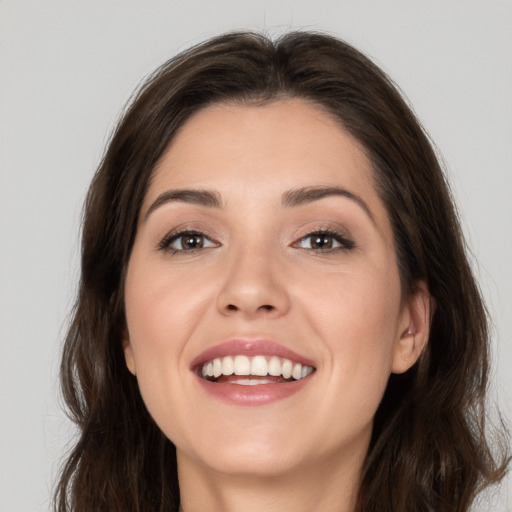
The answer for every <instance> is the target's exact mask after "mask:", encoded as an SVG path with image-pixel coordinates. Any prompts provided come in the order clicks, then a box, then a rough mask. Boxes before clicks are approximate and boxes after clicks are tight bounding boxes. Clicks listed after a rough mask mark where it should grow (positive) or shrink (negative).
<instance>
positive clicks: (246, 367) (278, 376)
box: [197, 355, 315, 386]
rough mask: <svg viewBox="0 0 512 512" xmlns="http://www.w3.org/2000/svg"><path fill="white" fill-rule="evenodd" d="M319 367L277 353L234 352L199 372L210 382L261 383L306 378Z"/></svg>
mask: <svg viewBox="0 0 512 512" xmlns="http://www.w3.org/2000/svg"><path fill="white" fill-rule="evenodd" d="M314 371H315V368H314V367H312V366H308V365H303V364H301V363H297V362H294V361H292V360H291V359H286V358H283V357H277V356H271V357H268V356H263V355H256V356H253V357H248V356H245V355H234V356H225V357H216V358H215V359H212V360H210V361H206V362H205V363H203V364H202V365H200V366H199V367H198V369H197V373H198V375H199V376H200V377H201V378H202V379H204V380H207V381H209V382H216V383H224V384H238V385H241V386H257V385H261V384H281V383H289V382H295V381H298V380H302V379H305V378H306V377H308V376H309V375H311V374H312V373H313V372H314Z"/></svg>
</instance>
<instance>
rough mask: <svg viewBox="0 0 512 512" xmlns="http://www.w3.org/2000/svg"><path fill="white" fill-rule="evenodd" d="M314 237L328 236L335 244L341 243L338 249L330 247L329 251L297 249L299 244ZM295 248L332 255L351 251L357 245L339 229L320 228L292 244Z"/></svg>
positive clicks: (306, 249)
mask: <svg viewBox="0 0 512 512" xmlns="http://www.w3.org/2000/svg"><path fill="white" fill-rule="evenodd" d="M314 236H317V237H319V236H328V237H331V238H332V239H333V240H334V241H335V242H337V243H339V246H338V247H329V248H327V249H323V248H318V249H316V250H315V249H312V248H311V249H309V248H304V247H297V246H298V244H300V243H301V242H304V241H305V240H307V239H309V238H312V237H314ZM292 246H293V247H297V248H299V249H304V250H305V251H312V252H316V253H324V254H325V253H330V252H337V251H344V252H347V251H350V250H352V249H354V248H355V243H354V242H353V241H352V240H351V239H349V238H348V237H347V236H346V235H345V234H344V233H342V232H341V231H338V230H337V229H333V228H320V229H315V230H314V231H311V232H310V233H308V234H307V235H305V236H303V237H301V238H300V239H299V240H298V241H297V242H294V243H293V244H292Z"/></svg>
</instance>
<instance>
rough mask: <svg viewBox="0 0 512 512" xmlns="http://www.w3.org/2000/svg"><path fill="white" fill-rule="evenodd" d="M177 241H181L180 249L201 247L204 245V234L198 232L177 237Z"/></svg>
mask: <svg viewBox="0 0 512 512" xmlns="http://www.w3.org/2000/svg"><path fill="white" fill-rule="evenodd" d="M176 241H179V245H180V246H181V247H180V249H181V250H183V251H187V250H190V249H201V248H202V247H203V245H204V237H203V235H198V234H191V235H183V236H180V237H179V238H177V240H176Z"/></svg>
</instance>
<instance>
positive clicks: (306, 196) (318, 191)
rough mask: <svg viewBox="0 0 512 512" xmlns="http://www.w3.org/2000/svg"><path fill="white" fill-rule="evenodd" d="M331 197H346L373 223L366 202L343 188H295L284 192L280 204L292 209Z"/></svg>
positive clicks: (371, 214) (373, 220)
mask: <svg viewBox="0 0 512 512" xmlns="http://www.w3.org/2000/svg"><path fill="white" fill-rule="evenodd" d="M331 196H341V197H346V198H347V199H351V200H352V201H354V202H356V203H357V204H358V205H359V206H360V207H361V208H362V209H363V210H364V211H365V212H366V214H367V215H368V216H369V217H370V219H371V221H372V222H373V223H375V218H374V216H373V213H372V211H371V210H370V207H369V206H368V205H367V204H366V202H365V201H364V200H363V199H362V198H361V197H359V196H358V195H356V194H354V193H353V192H350V191H349V190H347V189H345V188H343V187H336V186H328V187H304V188H297V189H294V190H290V191H288V192H285V193H284V194H283V201H282V203H283V206H284V207H286V208H293V207H296V206H301V205H304V204H308V203H312V202H314V201H318V200H320V199H323V198H325V197H331Z"/></svg>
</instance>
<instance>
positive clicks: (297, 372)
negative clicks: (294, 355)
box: [292, 363, 302, 380]
mask: <svg viewBox="0 0 512 512" xmlns="http://www.w3.org/2000/svg"><path fill="white" fill-rule="evenodd" d="M292 377H293V378H294V379H295V380H299V379H301V378H302V365H301V364H299V363H297V364H294V365H293V370H292Z"/></svg>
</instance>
